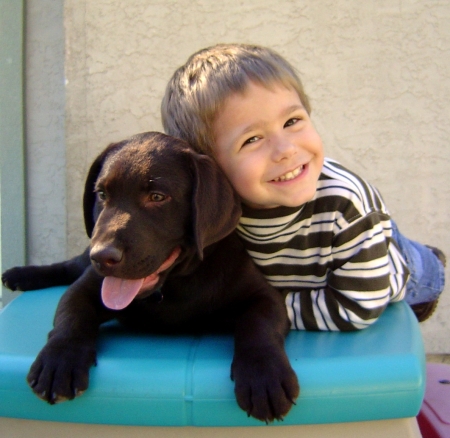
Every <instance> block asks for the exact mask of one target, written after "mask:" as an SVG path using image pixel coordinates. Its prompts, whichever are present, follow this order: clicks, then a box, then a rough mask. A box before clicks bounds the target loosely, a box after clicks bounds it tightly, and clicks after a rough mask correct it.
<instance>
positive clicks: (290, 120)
mask: <svg viewBox="0 0 450 438" xmlns="http://www.w3.org/2000/svg"><path fill="white" fill-rule="evenodd" d="M299 120H300V119H299V118H298V117H293V118H292V119H289V120H288V121H287V122H286V123H285V124H284V127H285V128H287V127H288V126H292V125H295V124H296V123H297V122H298V121H299Z"/></svg>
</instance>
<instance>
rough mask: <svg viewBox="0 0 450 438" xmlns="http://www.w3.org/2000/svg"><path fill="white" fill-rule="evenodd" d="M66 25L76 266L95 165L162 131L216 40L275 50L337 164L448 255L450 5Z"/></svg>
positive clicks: (154, 4) (398, 0)
mask: <svg viewBox="0 0 450 438" xmlns="http://www.w3.org/2000/svg"><path fill="white" fill-rule="evenodd" d="M64 13H65V18H64V23H65V32H66V36H65V43H66V58H65V69H66V80H67V85H66V90H65V91H66V159H67V184H66V188H67V192H66V201H67V217H66V218H67V230H68V253H69V254H74V253H77V252H79V251H80V250H81V249H82V248H83V247H84V245H85V244H86V242H87V241H86V238H85V236H84V231H83V226H82V217H81V208H80V206H81V194H82V186H83V180H84V176H85V174H86V171H87V168H88V166H89V164H90V162H91V161H92V159H93V157H94V156H95V155H96V154H97V153H98V152H99V151H100V150H101V149H102V148H103V147H104V146H106V145H107V144H108V143H109V142H112V141H116V140H120V139H122V138H123V137H126V136H128V135H131V134H134V133H137V132H141V131H147V130H160V129H161V124H160V117H159V105H160V101H161V98H162V95H163V92H164V87H165V84H166V82H167V80H168V79H169V77H170V76H171V74H172V72H173V71H174V70H175V68H177V67H178V66H179V65H180V64H182V63H183V62H184V61H185V60H186V59H187V57H188V56H189V55H190V54H191V53H192V52H194V51H196V50H198V49H200V48H202V47H205V46H208V45H212V44H215V43H217V42H250V43H257V44H263V45H268V46H271V47H273V48H274V49H276V50H277V51H279V52H280V53H282V54H283V55H284V56H285V57H286V58H288V59H289V60H290V61H291V62H292V63H293V64H294V65H295V66H296V67H297V69H298V70H299V72H300V74H301V76H302V79H303V82H304V85H305V87H306V91H307V93H308V94H309V96H310V97H311V100H312V104H313V119H314V122H315V124H316V126H317V128H318V130H319V132H320V133H321V135H322V137H323V140H324V144H325V148H326V153H327V155H329V156H332V157H334V158H336V159H338V160H340V161H341V162H343V163H344V164H345V165H347V166H349V167H351V168H353V169H354V170H355V171H357V172H359V173H361V174H362V175H364V176H366V177H367V178H368V179H369V180H370V181H372V182H373V183H374V184H375V185H376V186H377V187H378V188H379V189H380V191H381V192H382V194H383V195H384V198H385V200H386V202H387V204H388V205H389V207H390V210H391V212H392V214H393V216H394V218H395V219H396V220H397V222H398V224H399V225H400V227H401V229H402V230H403V231H404V232H405V233H406V234H407V235H408V236H410V237H414V238H416V239H417V240H419V241H422V242H425V243H428V244H433V245H437V246H440V247H441V248H443V249H444V250H446V251H447V252H448V253H449V254H450V249H449V248H450V237H449V232H448V224H449V220H448V215H449V213H450V211H449V210H450V184H449V183H450V178H449V174H448V171H447V169H448V166H449V164H450V163H449V162H450V147H449V145H448V137H449V134H450V105H449V102H450V73H449V72H450V54H449V53H450V27H449V26H448V23H449V22H450V3H449V2H448V1H438V0H432V1H425V0H420V1H415V0H403V1H402V0H380V1H377V2H360V1H357V0H350V1H348V0H346V1H344V0H338V1H336V0H333V1H331V0H319V1H314V2H311V1H306V0H279V1H277V2H272V1H268V0H248V1H246V2H243V1H241V0H230V1H228V2H225V3H221V2H212V1H209V0H179V1H167V0H166V1H158V0H128V1H127V2H121V1H118V0H99V1H96V2H89V1H86V0H66V1H65V3H64ZM48 218H49V214H48V213H45V212H42V213H41V214H40V215H39V216H36V217H34V218H33V221H46V220H47V219H48ZM52 245H53V244H52ZM449 274H450V271H449V270H447V276H448V275H449ZM449 292H450V289H449V287H447V291H446V292H445V293H444V296H443V298H442V300H441V303H440V306H439V309H438V312H437V314H436V315H435V316H434V317H433V318H432V319H431V320H430V321H429V322H426V323H425V324H422V329H423V333H424V336H425V340H426V348H427V351H428V352H439V353H444V352H446V353H450V337H449V336H448V333H449V332H450V323H449V322H448V319H449V318H448V317H447V315H448V312H449V311H450V293H449Z"/></svg>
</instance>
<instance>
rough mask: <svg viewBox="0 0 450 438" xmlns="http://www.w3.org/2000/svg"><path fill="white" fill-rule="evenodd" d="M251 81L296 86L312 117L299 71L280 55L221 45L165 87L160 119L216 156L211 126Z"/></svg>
mask: <svg viewBox="0 0 450 438" xmlns="http://www.w3.org/2000/svg"><path fill="white" fill-rule="evenodd" d="M249 81H252V82H255V83H257V84H259V85H263V86H265V87H267V88H271V87H272V86H273V85H274V84H279V83H281V84H282V85H284V86H286V87H288V88H293V89H294V90H295V91H296V92H297V93H298V96H299V98H300V101H301V102H302V104H303V106H304V107H305V109H306V110H307V111H308V113H310V112H311V107H310V104H309V101H308V97H307V96H306V94H305V92H304V90H303V86H302V83H301V81H300V78H299V77H298V75H297V73H296V72H295V70H294V68H293V67H292V66H291V65H290V64H289V63H288V62H287V61H286V60H285V59H284V58H282V57H281V56H280V55H279V54H278V53H276V52H275V51H273V50H271V49H269V48H266V47H260V46H254V45H247V44H218V45H216V46H213V47H209V48H206V49H203V50H200V51H198V52H197V53H194V54H193V55H192V56H191V57H190V58H189V59H188V60H187V62H186V64H184V65H183V66H181V67H180V68H178V69H177V70H176V71H175V73H174V75H173V76H172V78H171V79H170V81H169V83H168V84H167V87H166V92H165V95H164V98H163V101H162V104H161V116H162V122H163V126H164V130H165V132H166V133H167V134H169V135H173V136H175V137H178V138H181V139H183V140H186V141H187V142H189V143H190V144H191V145H192V146H193V147H194V148H195V149H196V150H198V151H199V152H203V153H207V154H212V147H213V143H214V134H213V132H212V125H213V123H214V120H215V118H216V116H217V114H218V112H219V111H220V110H221V108H222V106H223V104H224V101H225V100H226V99H227V97H229V96H230V95H231V94H233V93H242V92H244V91H245V89H246V87H247V86H248V83H249Z"/></svg>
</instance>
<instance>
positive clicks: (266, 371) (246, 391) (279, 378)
mask: <svg viewBox="0 0 450 438" xmlns="http://www.w3.org/2000/svg"><path fill="white" fill-rule="evenodd" d="M231 375H232V379H233V380H234V382H235V394H236V400H237V402H238V405H239V406H240V407H241V409H243V410H244V411H245V412H247V414H248V416H252V417H255V418H257V419H258V420H261V421H265V422H266V423H269V422H271V421H273V420H282V419H283V418H284V417H285V416H286V414H287V413H288V412H289V410H290V409H291V407H292V405H293V404H295V400H296V399H297V397H298V395H299V393H300V387H299V383H298V379H297V375H296V374H295V372H294V370H293V369H292V367H291V366H290V364H289V360H288V358H287V356H286V355H285V353H284V351H283V352H276V353H275V354H273V352H272V354H271V353H270V352H265V353H264V354H258V353H251V352H248V353H247V354H245V355H243V357H236V356H235V358H234V360H233V364H232V368H231Z"/></svg>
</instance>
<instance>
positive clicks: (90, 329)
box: [27, 268, 112, 404]
mask: <svg viewBox="0 0 450 438" xmlns="http://www.w3.org/2000/svg"><path fill="white" fill-rule="evenodd" d="M101 281H102V277H100V276H99V275H98V274H97V273H96V272H95V271H94V269H93V268H88V269H87V270H86V271H85V273H84V274H83V276H82V277H80V279H79V280H77V281H76V282H75V283H74V284H73V285H72V286H70V287H69V289H68V290H67V292H66V293H65V294H64V295H63V296H62V298H61V300H60V302H59V304H58V308H57V311H56V315H55V320H54V328H53V330H52V331H51V332H50V333H49V337H48V342H47V344H46V345H45V346H44V348H43V349H42V350H41V352H40V353H39V355H38V356H37V358H36V360H35V361H34V363H33V364H32V366H31V369H30V372H29V374H28V376H27V380H28V383H29V385H30V386H31V388H32V389H33V391H34V392H35V393H36V395H37V396H38V397H39V398H41V399H43V400H45V401H47V402H48V403H50V404H54V403H58V402H61V401H65V400H70V399H73V398H74V397H76V396H79V395H81V394H82V393H83V392H84V391H85V390H86V389H87V387H88V382H89V368H90V367H91V366H92V365H94V364H95V362H96V341H97V337H98V331H99V326H100V324H101V323H102V322H104V321H106V320H108V319H112V313H111V312H109V311H108V310H107V309H105V307H104V306H103V305H102V303H101V298H100V288H101Z"/></svg>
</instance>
